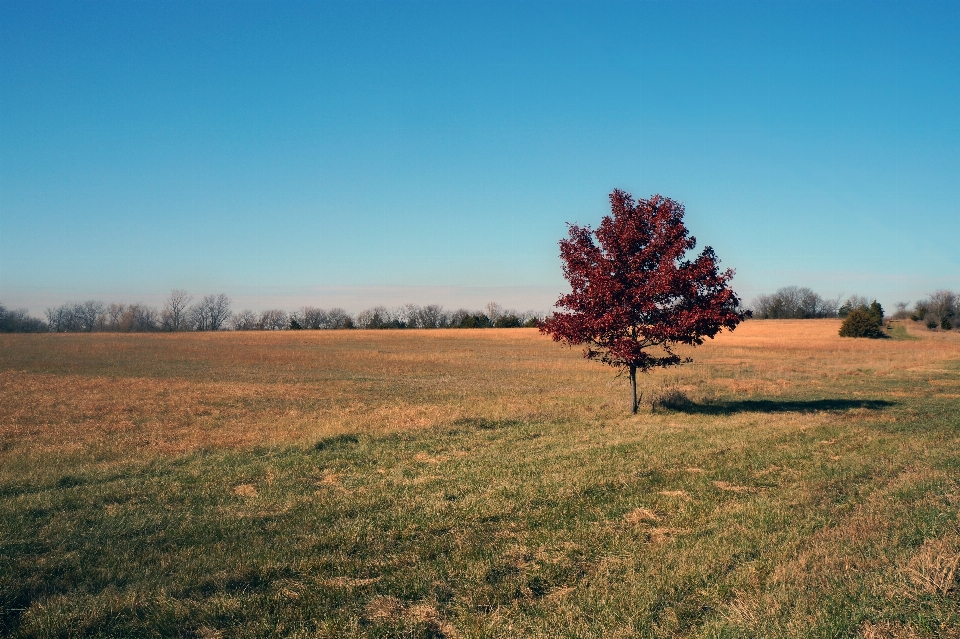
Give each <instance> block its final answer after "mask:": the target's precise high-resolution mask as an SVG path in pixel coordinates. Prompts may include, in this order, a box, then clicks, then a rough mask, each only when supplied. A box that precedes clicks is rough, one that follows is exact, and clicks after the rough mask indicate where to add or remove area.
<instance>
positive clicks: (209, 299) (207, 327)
mask: <svg viewBox="0 0 960 639" xmlns="http://www.w3.org/2000/svg"><path fill="white" fill-rule="evenodd" d="M230 315H231V313H230V298H229V297H227V296H226V295H224V294H223V293H220V294H219V295H207V296H205V297H204V298H203V299H201V300H200V301H199V302H197V305H196V306H194V307H193V308H191V309H190V319H192V320H193V326H194V327H195V328H196V329H197V330H198V331H219V330H220V329H221V328H223V325H224V323H225V322H226V321H227V320H228V319H230Z"/></svg>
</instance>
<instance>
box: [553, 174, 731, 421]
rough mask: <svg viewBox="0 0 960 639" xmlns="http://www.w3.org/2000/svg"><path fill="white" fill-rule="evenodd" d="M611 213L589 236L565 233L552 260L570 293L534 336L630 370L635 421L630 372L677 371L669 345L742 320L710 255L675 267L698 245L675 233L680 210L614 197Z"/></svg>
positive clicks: (682, 229)
mask: <svg viewBox="0 0 960 639" xmlns="http://www.w3.org/2000/svg"><path fill="white" fill-rule="evenodd" d="M610 207H611V211H612V215H611V216H608V217H605V218H603V220H602V221H601V222H600V227H599V228H598V229H597V230H596V231H595V232H594V231H593V230H592V229H591V228H590V227H589V226H583V227H581V226H576V225H573V224H571V225H569V233H570V237H569V238H568V239H564V240H561V241H560V257H561V258H562V259H563V262H564V264H563V274H564V276H565V277H566V278H567V281H569V282H570V286H571V289H572V291H571V292H570V293H569V294H567V295H564V296H562V297H561V298H560V299H559V300H558V301H557V304H556V305H557V307H558V308H561V309H566V312H560V313H556V314H554V315H553V316H552V317H550V318H549V319H547V320H545V321H544V322H543V323H542V324H541V325H540V330H541V332H544V333H549V334H550V335H551V336H552V337H553V339H554V340H556V341H558V342H559V341H563V342H566V343H567V344H571V345H572V344H584V345H586V349H585V351H584V356H585V357H587V358H589V359H599V360H600V361H602V362H605V363H607V364H610V365H611V366H615V367H617V368H622V369H629V371H630V379H631V382H632V385H633V390H634V400H633V404H634V405H633V410H634V412H636V409H637V400H636V371H638V370H639V371H641V372H643V371H647V370H649V369H650V368H653V367H657V366H672V365H674V364H680V363H682V362H683V361H684V360H682V359H681V358H680V357H679V356H678V355H676V354H675V353H674V352H673V350H672V346H673V345H675V344H694V345H699V344H702V343H703V340H704V338H706V337H710V338H712V337H713V336H714V335H716V334H717V333H718V332H720V330H721V329H722V328H723V327H727V328H729V329H731V330H733V329H734V328H735V327H736V326H737V324H739V323H740V322H741V321H742V320H743V319H744V317H745V314H744V312H743V311H742V310H741V309H740V300H739V299H738V298H737V296H736V294H735V293H734V292H733V291H732V290H731V289H730V287H729V282H730V280H731V278H733V271H732V270H730V269H727V270H726V271H724V272H722V273H721V272H719V270H718V264H719V259H718V258H717V256H716V254H715V253H714V252H713V249H712V248H710V247H709V246H708V247H706V248H704V249H703V251H702V252H701V253H700V255H699V256H697V258H696V259H695V260H693V261H692V262H691V261H689V260H686V259H684V258H685V255H686V253H687V251H688V250H691V249H693V248H694V247H695V246H696V243H697V240H696V238H694V237H692V236H690V235H689V233H688V232H687V228H686V226H684V224H683V213H684V209H683V205H682V204H680V203H679V202H675V201H674V200H671V199H670V198H665V197H662V196H660V195H654V196H652V197H651V198H650V199H648V200H639V201H638V202H636V203H634V201H633V197H632V196H631V195H630V194H629V193H624V192H623V191H620V190H615V191H614V192H613V193H611V194H610ZM594 238H596V243H595V242H594ZM651 349H652V352H651ZM686 361H689V360H686Z"/></svg>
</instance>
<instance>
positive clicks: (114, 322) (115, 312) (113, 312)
mask: <svg viewBox="0 0 960 639" xmlns="http://www.w3.org/2000/svg"><path fill="white" fill-rule="evenodd" d="M126 312H127V307H126V306H124V305H123V304H111V305H110V306H108V307H107V317H108V318H109V325H108V328H109V329H110V330H112V331H119V330H121V328H120V324H121V322H122V321H123V314H124V313H126Z"/></svg>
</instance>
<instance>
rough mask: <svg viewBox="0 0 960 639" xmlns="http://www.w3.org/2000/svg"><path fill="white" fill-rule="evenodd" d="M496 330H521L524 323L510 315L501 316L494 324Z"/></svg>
mask: <svg viewBox="0 0 960 639" xmlns="http://www.w3.org/2000/svg"><path fill="white" fill-rule="evenodd" d="M493 326H494V328H519V327H521V326H523V321H522V320H521V319H520V318H519V317H517V316H516V315H514V314H513V313H510V314H509V315H501V316H500V317H498V318H497V319H496V320H495V321H494V322H493Z"/></svg>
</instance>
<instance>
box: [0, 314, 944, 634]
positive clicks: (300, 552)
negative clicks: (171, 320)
mask: <svg viewBox="0 0 960 639" xmlns="http://www.w3.org/2000/svg"><path fill="white" fill-rule="evenodd" d="M838 326H839V323H838V322H837V321H833V320H807V321H748V322H746V323H744V324H743V325H741V326H740V327H739V328H738V329H737V331H736V332H735V333H732V334H729V333H726V334H723V335H721V336H720V337H718V338H717V339H716V340H713V341H711V342H709V343H708V344H706V345H704V346H703V347H701V348H699V349H697V350H696V351H694V352H693V353H692V354H693V355H694V357H695V359H696V362H695V363H693V364H689V365H686V366H683V367H679V368H677V369H674V370H671V371H661V372H657V373H654V374H652V375H648V376H646V377H644V378H641V380H640V383H641V385H642V387H643V391H644V401H645V405H644V407H643V408H642V410H641V413H640V414H639V415H637V416H631V415H629V414H628V412H627V408H628V403H629V393H628V388H627V382H626V380H625V378H623V377H620V378H617V377H615V373H614V372H613V371H612V369H609V368H607V367H604V366H601V365H599V364H595V363H591V362H587V361H585V360H583V359H582V358H581V357H580V354H579V352H578V351H576V350H569V349H565V348H563V347H561V346H559V345H557V344H555V343H553V342H552V341H550V340H549V339H547V338H544V337H542V336H540V335H539V334H538V333H537V332H536V331H535V330H532V329H531V330H527V329H506V330H497V329H490V330H472V331H471V330H462V331H460V330H437V331H426V330H424V331H414V330H409V331H344V332H339V331H285V332H282V333H223V334H201V333H190V334H176V335H165V334H149V335H148V334H144V335H119V334H116V335H114V334H92V335H77V334H71V335H66V334H44V335H3V336H0V608H2V609H0V635H9V636H13V637H19V636H50V637H54V636H56V637H59V636H190V637H192V636H196V637H240V636H297V637H367V636H369V637H865V638H879V637H960V565H958V564H960V520H958V510H960V334H957V333H939V332H929V331H926V330H925V329H918V328H917V327H916V325H914V324H912V323H909V322H908V323H907V324H906V325H901V326H899V327H897V330H896V331H895V332H894V335H895V338H894V339H887V340H855V339H841V338H839V337H837V329H838Z"/></svg>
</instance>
